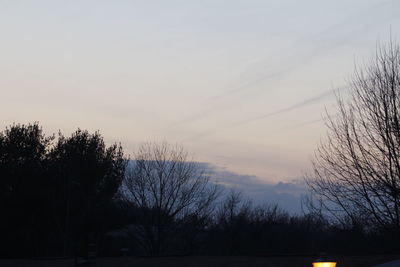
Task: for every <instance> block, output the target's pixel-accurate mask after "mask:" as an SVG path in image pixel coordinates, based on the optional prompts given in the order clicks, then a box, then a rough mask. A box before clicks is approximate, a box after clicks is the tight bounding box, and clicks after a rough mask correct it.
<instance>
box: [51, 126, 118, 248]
mask: <svg viewBox="0 0 400 267" xmlns="http://www.w3.org/2000/svg"><path fill="white" fill-rule="evenodd" d="M50 157H51V159H52V163H53V166H54V167H55V170H54V173H55V174H56V175H57V176H58V179H59V180H60V184H59V185H60V187H59V193H60V196H62V198H61V199H60V200H61V203H60V204H61V206H63V207H64V209H63V215H64V216H65V217H64V222H65V224H64V227H65V233H64V234H65V240H64V242H65V244H64V254H65V255H67V254H68V251H67V248H68V245H69V243H70V242H73V243H74V245H75V246H78V245H79V244H80V242H82V243H81V245H83V248H81V249H83V251H84V252H85V251H86V249H87V244H88V242H89V238H94V237H93V236H91V235H93V234H95V233H96V231H98V230H99V229H98V228H99V225H101V222H102V221H104V218H102V217H101V216H100V214H101V207H103V206H104V205H106V204H107V202H108V201H110V200H111V199H112V198H113V197H114V195H115V194H116V192H117V191H118V188H119V186H120V184H121V182H122V179H123V177H124V174H125V166H126V160H125V159H124V156H123V151H122V147H121V146H118V145H117V144H113V145H111V146H110V147H108V148H106V145H105V143H104V140H103V137H102V136H101V135H100V134H99V132H96V133H94V134H89V132H88V131H82V130H77V131H76V132H75V133H73V134H72V136H71V137H64V136H63V135H61V134H60V135H59V139H58V142H57V144H56V145H55V147H54V148H53V150H52V151H51V153H50ZM71 237H72V239H71ZM78 248H79V247H78ZM78 248H77V247H76V248H75V249H78Z"/></svg>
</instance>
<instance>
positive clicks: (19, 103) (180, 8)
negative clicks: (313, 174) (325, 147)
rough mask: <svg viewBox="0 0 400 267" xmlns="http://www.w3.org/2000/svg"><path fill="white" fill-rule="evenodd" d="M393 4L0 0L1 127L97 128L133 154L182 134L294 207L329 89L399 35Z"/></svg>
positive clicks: (348, 0)
mask: <svg viewBox="0 0 400 267" xmlns="http://www.w3.org/2000/svg"><path fill="white" fill-rule="evenodd" d="M399 11H400V1H398V0H392V1H384V0H336V1H321V0H303V1H298V0H263V1H261V0H240V1H239V0H197V1H195V0H168V1H165V0H159V1H155V0H154V1H153V0H142V1H135V0H131V1H128V0H113V1H111V0H109V1H102V0H96V1H90V0H86V1H82V0H81V1H72V0H70V1H57V0H51V1H50V0H49V1H45V0H35V1H18V0H0V33H1V34H0V56H1V60H0V114H1V120H0V128H1V129H4V128H5V127H6V126H8V125H11V124H12V123H14V122H16V123H29V122H34V121H37V122H39V123H40V124H41V125H42V126H43V128H44V130H45V131H46V132H48V133H54V132H58V130H61V131H62V132H63V133H64V134H66V135H68V134H69V133H72V132H73V131H74V130H76V129H77V128H78V127H80V128H83V129H88V130H89V131H96V130H100V132H101V133H102V135H103V136H104V137H105V139H106V140H107V142H108V143H109V144H111V143H114V142H121V144H122V145H123V147H124V149H125V153H126V154H130V155H133V154H134V151H135V150H136V149H137V148H138V146H139V145H140V144H141V143H143V142H146V141H164V140H166V141H168V142H170V143H173V144H174V143H178V144H181V145H183V146H184V147H185V148H186V149H187V150H188V151H189V152H190V153H191V154H192V155H193V158H194V159H195V160H196V161H200V162H204V163H207V164H210V166H213V168H214V169H215V170H216V172H217V173H218V176H219V177H220V178H221V179H222V180H224V181H225V183H226V184H227V185H232V186H234V187H235V188H238V189H243V190H244V191H246V192H248V193H249V194H250V195H251V196H252V197H253V198H255V199H260V201H261V200H266V201H270V200H271V201H273V200H275V201H277V202H282V197H283V196H286V197H283V198H284V199H285V200H286V201H287V202H288V203H286V204H285V205H287V207H289V209H290V208H293V207H294V206H293V205H294V204H293V203H295V202H296V199H297V197H299V195H300V194H299V192H300V191H301V190H303V189H304V185H303V183H302V178H303V177H304V175H305V173H307V172H308V171H309V170H310V159H311V158H312V155H313V152H314V150H315V148H316V147H317V145H318V143H319V142H321V140H323V138H324V136H325V134H326V127H325V126H324V123H323V118H324V117H325V112H326V110H327V111H328V112H330V113H331V114H334V110H335V96H334V94H333V90H341V91H342V90H347V88H348V87H347V85H348V83H349V80H350V79H351V75H352V73H353V72H354V68H355V66H363V65H364V64H366V63H367V62H368V61H369V60H370V59H371V58H372V56H373V55H374V51H375V50H376V47H377V45H378V44H379V43H385V42H387V41H388V40H389V38H390V36H392V38H393V39H397V40H398V39H399V38H400V37H399V33H400V15H399ZM232 179H233V180H232ZM261 185H262V186H261ZM263 186H264V187H263ZM257 188H258V189H260V188H264V190H261V193H259V192H258V191H259V190H258V191H257V190H256V189H257ZM282 188H285V190H283V189H282ZM268 190H269V191H268ZM288 190H289V191H288ZM299 190H300V191H299ZM256 191H257V192H256ZM263 192H267V193H265V194H264V193H263ZM268 192H269V193H268ZM271 192H273V193H271ZM288 192H289V193H288ZM274 194H275V195H274ZM285 194H291V195H290V196H291V197H295V198H294V199H291V198H290V197H287V195H285ZM271 196H274V197H271ZM297 200H298V199H297ZM289 202H290V203H289ZM297 202H298V201H297Z"/></svg>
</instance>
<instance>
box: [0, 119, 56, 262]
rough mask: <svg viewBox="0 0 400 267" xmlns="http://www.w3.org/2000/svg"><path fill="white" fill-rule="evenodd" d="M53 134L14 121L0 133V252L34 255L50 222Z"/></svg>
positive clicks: (35, 124) (44, 236) (0, 253)
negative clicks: (49, 174) (48, 170)
mask: <svg viewBox="0 0 400 267" xmlns="http://www.w3.org/2000/svg"><path fill="white" fill-rule="evenodd" d="M53 139H54V138H53V137H52V136H50V137H47V136H46V135H45V134H44V133H43V130H42V128H41V127H40V126H39V125H38V123H34V124H28V125H24V124H14V125H12V126H10V127H8V128H6V129H5V131H3V132H0V212H1V218H2V219H1V220H0V231H1V232H0V234H1V243H0V255H2V256H7V257H11V256H13V257H15V256H20V255H24V256H34V255H36V251H37V250H39V249H41V248H42V245H43V243H44V242H45V240H46V237H48V236H47V235H46V233H47V232H46V231H47V227H49V226H50V225H51V224H52V222H53V221H52V220H51V214H52V209H53V203H51V202H49V201H47V200H48V199H52V198H53V197H54V195H53V193H52V191H51V190H50V187H51V184H52V183H51V179H50V177H49V176H48V173H47V171H46V170H47V162H48V158H47V153H48V151H49V149H50V147H51V144H52V141H53Z"/></svg>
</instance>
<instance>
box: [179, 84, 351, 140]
mask: <svg viewBox="0 0 400 267" xmlns="http://www.w3.org/2000/svg"><path fill="white" fill-rule="evenodd" d="M347 88H348V87H344V86H343V87H339V88H338V89H335V90H334V89H331V90H327V91H324V92H323V93H322V94H318V95H316V96H313V97H310V98H308V99H306V100H303V101H301V102H298V103H295V104H293V105H290V106H288V107H285V108H281V109H278V110H275V111H272V112H270V113H267V114H265V115H261V116H257V117H253V118H249V119H246V120H243V121H240V122H237V123H234V124H231V125H229V126H227V127H225V128H223V129H214V130H212V131H207V132H203V133H199V134H197V135H194V136H192V137H189V138H187V140H196V139H200V138H203V137H205V136H208V135H210V134H214V133H217V132H220V131H222V130H225V129H232V128H236V127H238V126H240V125H243V124H247V123H250V122H253V121H257V120H262V119H265V118H269V117H273V116H276V115H279V114H282V113H285V112H290V111H293V110H296V109H301V108H304V107H306V106H309V105H311V104H314V103H317V102H318V101H321V100H323V99H325V98H327V97H329V96H332V95H334V93H335V91H341V90H343V89H347ZM320 120H322V119H320ZM320 120H319V121H320ZM315 122H317V120H313V121H307V122H305V123H303V124H304V125H306V124H311V123H315Z"/></svg>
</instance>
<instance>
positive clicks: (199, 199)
mask: <svg viewBox="0 0 400 267" xmlns="http://www.w3.org/2000/svg"><path fill="white" fill-rule="evenodd" d="M202 166H203V165H201V164H200V163H197V162H194V161H191V160H189V158H188V153H187V152H186V151H185V150H184V149H183V148H182V147H181V146H172V145H169V144H167V143H165V142H164V143H146V144H144V145H142V146H141V147H140V148H139V150H138V152H137V153H136V155H135V159H134V161H133V162H132V166H131V168H130V170H129V171H128V173H127V176H126V179H125V180H124V182H123V187H122V188H123V193H122V194H123V195H124V196H125V198H126V200H127V202H128V203H131V204H133V205H134V206H135V207H136V208H138V210H139V213H140V216H138V218H137V227H138V228H139V229H138V231H137V234H139V233H142V234H143V235H142V236H139V237H138V236H137V238H138V239H139V240H140V241H141V244H142V245H143V247H144V248H145V250H146V251H147V252H149V253H150V254H160V253H163V252H164V250H165V247H166V245H167V241H168V240H169V239H170V238H171V237H172V236H173V235H174V229H173V228H174V225H175V226H176V222H177V221H178V220H182V219H183V218H185V217H186V216H189V215H190V216H193V215H196V216H199V217H202V216H208V215H209V214H210V213H211V212H212V210H213V203H214V202H215V200H216V199H217V197H218V195H219V193H220V190H219V187H218V186H217V184H215V183H212V182H211V181H210V173H209V171H207V170H206V168H204V167H202Z"/></svg>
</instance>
